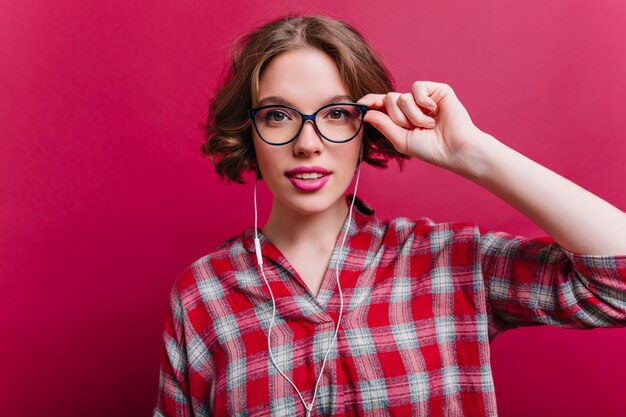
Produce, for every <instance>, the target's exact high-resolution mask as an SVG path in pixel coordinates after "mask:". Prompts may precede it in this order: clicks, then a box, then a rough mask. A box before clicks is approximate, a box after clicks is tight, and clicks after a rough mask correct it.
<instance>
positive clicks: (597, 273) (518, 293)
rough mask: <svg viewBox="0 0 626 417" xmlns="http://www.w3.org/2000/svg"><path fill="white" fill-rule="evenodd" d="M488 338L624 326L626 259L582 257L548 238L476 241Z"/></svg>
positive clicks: (489, 236)
mask: <svg viewBox="0 0 626 417" xmlns="http://www.w3.org/2000/svg"><path fill="white" fill-rule="evenodd" d="M480 258H481V260H480V263H481V268H482V272H483V276H484V278H485V286H486V291H487V298H488V306H489V308H490V310H491V311H490V314H489V319H490V323H489V334H490V339H492V338H493V337H495V336H496V335H497V334H498V333H500V332H502V331H504V330H507V329H511V328H515V327H519V326H532V325H540V324H551V325H554V326H558V327H564V328H577V329H591V328H596V327H624V326H626V255H620V256H595V255H582V254H578V253H573V252H570V251H567V250H565V249H564V248H562V247H561V246H559V245H558V243H556V242H554V241H553V240H552V239H551V238H549V237H544V238H536V239H528V238H524V237H521V236H513V235H509V234H506V233H503V232H488V233H485V234H482V235H481V236H480Z"/></svg>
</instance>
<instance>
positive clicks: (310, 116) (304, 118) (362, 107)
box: [248, 103, 368, 146]
mask: <svg viewBox="0 0 626 417" xmlns="http://www.w3.org/2000/svg"><path fill="white" fill-rule="evenodd" d="M340 105H342V106H343V105H350V106H354V107H357V108H358V109H359V110H361V121H360V124H359V128H358V129H357V130H356V133H355V134H354V135H353V136H352V137H350V138H348V139H344V140H333V139H330V138H328V137H326V136H325V135H324V134H323V133H322V132H320V130H319V128H318V127H317V123H316V122H315V117H316V116H317V113H319V112H320V111H322V110H324V109H326V108H328V107H333V106H340ZM270 107H278V108H284V109H290V110H293V111H295V112H296V113H298V114H299V115H300V118H301V119H302V123H301V124H300V128H299V129H298V131H297V132H296V134H295V135H294V137H293V138H291V139H289V140H288V141H286V142H281V143H273V142H269V141H268V140H266V139H265V138H264V137H263V135H262V134H261V132H259V128H258V127H257V125H256V119H255V117H256V114H257V113H258V112H259V111H261V110H263V109H268V108H270ZM367 110H368V107H367V106H366V105H365V104H357V103H330V104H327V105H325V106H322V107H320V108H319V109H317V111H316V112H315V113H313V114H304V113H302V112H301V111H300V110H298V109H294V108H293V107H291V106H286V105H283V104H268V105H266V106H260V107H255V108H253V109H249V110H248V116H249V117H250V119H252V124H253V125H254V130H256V133H258V135H259V137H260V138H261V140H262V141H263V142H265V143H267V144H268V145H273V146H282V145H287V144H288V143H291V142H293V141H294V140H296V138H297V137H298V135H299V134H300V132H302V128H303V127H304V123H306V121H307V120H310V121H312V122H313V127H314V128H315V131H316V132H317V134H318V135H320V136H321V137H323V138H324V139H326V140H327V141H329V142H332V143H346V142H349V141H351V140H352V139H354V138H355V137H356V135H358V134H359V132H360V131H361V128H362V127H363V119H364V118H365V113H367Z"/></svg>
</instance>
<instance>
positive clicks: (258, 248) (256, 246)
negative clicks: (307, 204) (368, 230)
mask: <svg viewBox="0 0 626 417" xmlns="http://www.w3.org/2000/svg"><path fill="white" fill-rule="evenodd" d="M362 159H363V145H362V144H361V151H360V154H359V163H358V170H357V175H356V182H355V184H354V194H353V195H352V203H351V204H350V211H349V213H348V224H347V227H346V231H345V232H344V234H343V239H342V241H341V248H340V250H339V254H342V253H343V247H344V243H345V242H346V236H347V235H348V229H349V227H350V223H351V221H352V208H353V207H354V200H355V199H356V190H357V188H358V186H359V177H360V176H361V160H362ZM256 181H257V180H256V179H255V180H254V249H255V252H256V259H257V263H258V265H259V268H260V269H261V274H262V275H263V280H264V281H265V285H267V289H268V290H269V293H270V297H271V298H272V319H271V320H270V325H269V328H268V330H267V350H268V352H269V357H270V360H271V361H272V365H274V368H276V370H277V371H278V372H279V373H280V374H281V375H282V376H283V378H285V379H286V380H287V382H289V383H290V384H291V386H292V387H293V389H295V390H296V393H297V394H298V396H299V397H300V401H301V402H302V405H303V406H304V408H305V409H306V417H310V416H311V410H312V409H313V404H314V403H315V398H316V396H317V389H318V387H319V383H320V381H321V379H322V375H323V373H324V366H325V365H326V359H327V358H328V354H329V353H330V349H331V348H332V346H333V344H334V343H335V342H336V340H337V333H338V332H339V325H340V324H341V317H342V315H343V293H342V292H341V284H340V283H339V269H336V270H335V272H336V277H337V288H338V290H339V299H340V302H341V305H340V308H339V318H338V319H337V328H336V329H335V334H334V336H333V339H332V341H331V342H330V345H329V346H328V349H327V350H326V354H325V355H324V360H323V361H322V368H321V369H320V374H319V376H318V378H317V382H316V383H315V390H314V391H313V399H312V400H311V403H310V404H307V403H306V401H304V398H303V397H302V394H301V393H300V390H299V389H298V387H296V385H295V384H294V383H293V381H292V380H291V379H289V377H288V376H287V375H285V374H284V373H283V371H282V370H281V369H280V368H279V367H278V365H276V362H275V361H274V355H273V354H272V343H271V337H272V326H273V325H274V319H275V318H276V300H275V299H274V293H273V292H272V288H271V287H270V284H269V282H268V281H267V278H266V277H265V272H264V271H263V255H262V254H261V243H260V241H259V235H258V227H257V205H256Z"/></svg>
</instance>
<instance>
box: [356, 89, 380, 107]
mask: <svg viewBox="0 0 626 417" xmlns="http://www.w3.org/2000/svg"><path fill="white" fill-rule="evenodd" d="M384 98H385V94H372V93H370V94H366V95H364V96H363V97H361V98H360V99H359V101H357V103H358V104H365V105H366V106H367V107H372V108H375V109H380V108H382V107H384V106H385V105H384V103H383V99H384Z"/></svg>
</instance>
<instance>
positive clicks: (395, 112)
mask: <svg viewBox="0 0 626 417" xmlns="http://www.w3.org/2000/svg"><path fill="white" fill-rule="evenodd" d="M400 96H401V94H400V93H395V92H393V93H387V95H386V96H385V98H384V99H383V102H384V103H385V108H386V109H387V114H388V115H389V117H390V118H391V120H393V122H394V123H395V124H397V125H398V126H400V127H403V128H405V129H413V128H414V127H415V125H414V124H413V123H411V122H410V121H409V119H407V117H406V115H405V114H404V112H403V111H402V110H401V109H400V107H398V99H399V98H400Z"/></svg>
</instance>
